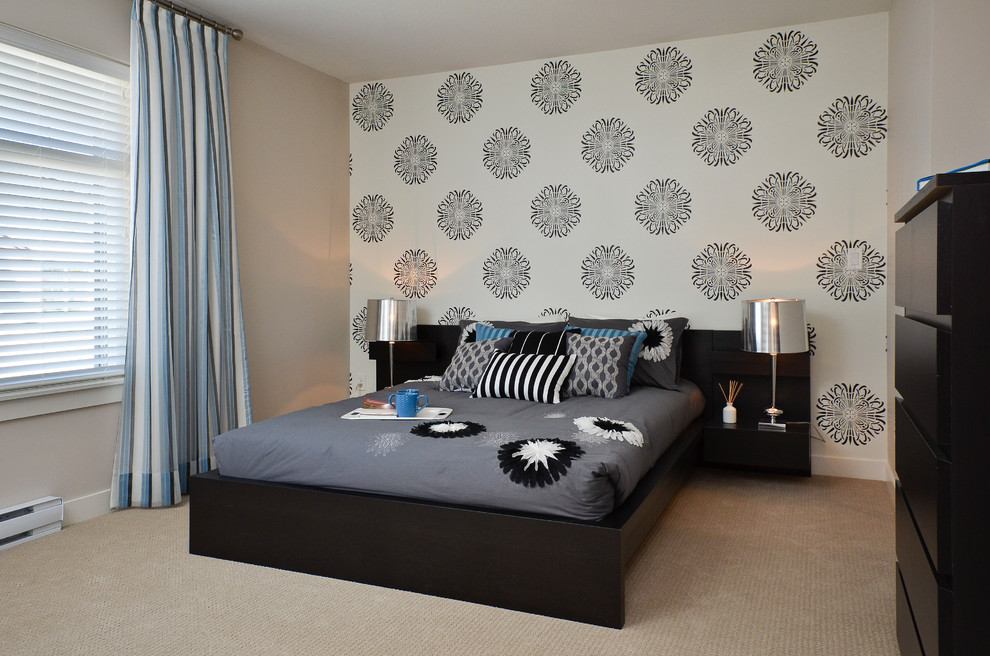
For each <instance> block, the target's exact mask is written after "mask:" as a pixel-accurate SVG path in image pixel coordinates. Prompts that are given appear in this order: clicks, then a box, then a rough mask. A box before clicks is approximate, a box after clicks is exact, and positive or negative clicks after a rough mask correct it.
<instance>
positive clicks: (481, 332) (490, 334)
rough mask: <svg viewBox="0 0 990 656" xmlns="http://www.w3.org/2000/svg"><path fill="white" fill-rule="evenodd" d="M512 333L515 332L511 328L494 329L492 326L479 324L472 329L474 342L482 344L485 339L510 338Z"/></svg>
mask: <svg viewBox="0 0 990 656" xmlns="http://www.w3.org/2000/svg"><path fill="white" fill-rule="evenodd" d="M514 332H516V331H515V330H513V329H512V328H495V327H494V326H489V325H488V324H485V323H480V322H479V323H478V324H477V325H476V326H475V329H474V334H475V340H476V341H479V342H483V341H485V340H486V339H502V338H503V337H511V336H512V333H514Z"/></svg>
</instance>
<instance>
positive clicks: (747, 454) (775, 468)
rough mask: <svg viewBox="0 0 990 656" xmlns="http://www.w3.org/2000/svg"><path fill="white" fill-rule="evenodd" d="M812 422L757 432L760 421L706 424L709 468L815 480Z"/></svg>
mask: <svg viewBox="0 0 990 656" xmlns="http://www.w3.org/2000/svg"><path fill="white" fill-rule="evenodd" d="M808 430H809V424H808V422H788V423H787V430H786V431H782V430H772V429H765V428H763V429H761V428H757V421H756V420H751V421H745V420H741V421H740V422H739V423H737V424H724V423H722V419H721V417H715V418H713V419H710V420H709V421H708V423H707V424H705V439H704V453H705V455H704V458H705V464H706V465H714V466H718V467H733V468H739V469H753V470H757V471H766V472H773V473H775V474H797V475H799V476H811V445H810V443H809V441H808V439H809V435H808Z"/></svg>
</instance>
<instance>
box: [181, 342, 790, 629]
mask: <svg viewBox="0 0 990 656" xmlns="http://www.w3.org/2000/svg"><path fill="white" fill-rule="evenodd" d="M456 340H457V327H456V326H420V327H419V341H418V342H417V343H414V344H410V345H406V348H405V349H402V348H397V349H396V364H395V369H396V380H407V379H409V378H415V377H418V376H422V375H427V374H436V373H440V372H442V371H443V368H444V367H445V365H446V363H447V362H449V361H450V357H451V356H452V355H453V351H454V348H456ZM683 340H684V341H683V347H682V376H683V377H685V378H687V379H689V380H691V381H693V382H694V383H696V384H697V385H698V386H699V387H700V388H701V390H702V392H703V393H704V394H705V397H706V403H707V405H706V408H707V409H706V412H705V414H704V415H703V416H702V417H701V418H699V419H698V420H696V421H695V422H694V423H692V424H691V425H690V426H689V427H688V428H687V429H686V430H685V431H684V432H683V433H682V434H681V435H680V436H679V437H678V439H677V440H676V441H675V442H674V444H673V445H672V446H671V447H670V448H669V449H668V451H667V452H666V453H664V454H663V456H661V458H660V460H659V461H658V462H657V464H656V465H655V466H654V467H653V469H652V470H650V472H649V473H648V474H647V475H646V477H645V478H644V479H643V480H642V481H641V482H640V484H639V485H638V486H637V487H636V489H635V490H634V491H633V493H632V495H631V496H630V498H629V499H627V500H626V501H625V503H623V505H622V506H621V507H619V508H618V509H617V510H616V511H615V512H613V513H612V514H610V515H609V516H607V517H605V518H604V519H602V520H599V521H579V520H569V519H564V518H559V517H551V516H546V515H533V514H526V513H519V512H507V511H496V510H491V509H484V508H476V507H468V506H458V505H454V504H441V503H432V502H428V501H419V500H415V499H406V498H398V497H390V496H384V495H376V494H363V493H358V492H349V491H343V490H334V489H328V488H316V487H307V486H300V485H287V484H281V483H269V482H264V481H256V480H247V479H238V478H231V477H225V476H220V475H219V474H218V473H217V472H216V471H212V472H208V473H205V474H199V475H196V476H193V477H191V478H190V482H189V494H190V509H189V510H190V511H189V552H190V553H192V554H199V555H204V556H212V557H216V558H223V559H227V560H235V561H240V562H245V563H252V564H256V565H265V566H268V567H276V568H280V569H286V570H292V571H296V572H304V573H309V574H319V575H321V576H329V577H333V578H338V579H345V580H350V581H358V582H361V583H369V584H372V585H380V586H385V587H389V588H397V589H401V590H409V591H412V592H420V593H423V594H428V595H434V596H439V597H449V598H452V599H460V600H463V601H471V602H475V603H481V604H488V605H492V606H499V607H502V608H508V609H512V610H519V611H525V612H528V613H537V614H540V615H549V616H552V617H559V618H563V619H568V620H575V621H578V622H586V623H590V624H597V625H601V626H607V627H613V628H622V625H623V622H624V620H625V584H624V573H625V568H626V565H627V564H628V563H629V560H630V559H631V558H632V556H633V554H634V553H635V552H636V549H637V548H638V547H639V545H640V544H641V543H642V542H643V540H644V538H645V537H646V535H647V533H649V531H650V530H651V528H652V527H653V525H654V524H655V523H656V521H657V519H658V518H659V517H660V515H661V514H662V513H663V511H664V509H665V508H666V507H667V505H668V504H669V503H670V501H671V499H673V497H674V495H675V494H676V493H677V491H678V490H679V489H680V488H681V487H682V486H683V484H684V482H685V481H686V480H687V479H688V477H689V476H690V475H691V473H692V471H693V470H694V468H695V466H696V465H697V463H698V462H699V460H700V457H701V437H702V429H703V427H704V424H705V422H706V421H707V418H708V417H710V416H713V413H715V412H721V406H722V399H721V396H720V394H719V393H718V391H717V390H718V383H719V382H722V383H723V385H725V383H726V381H727V380H728V378H729V377H730V376H731V377H734V378H739V377H740V376H750V377H753V379H754V381H755V385H754V386H756V387H760V386H765V387H767V394H769V383H768V382H767V383H766V384H765V385H764V384H763V383H761V382H760V380H759V379H762V378H766V375H767V374H768V373H769V358H761V357H759V356H756V355H755V354H748V353H742V352H741V351H739V345H740V336H739V332H738V331H710V330H688V331H686V332H685V333H684V337H683ZM378 346H379V345H373V349H372V356H373V357H375V356H376V355H380V354H381V352H382V351H381V349H380V348H376V347H378ZM396 346H397V347H399V346H400V345H396ZM802 358H803V360H802ZM807 362H808V360H807V354H801V355H800V356H781V357H780V360H779V362H778V378H781V377H787V376H788V375H790V374H793V375H796V376H797V377H798V378H801V377H803V378H804V379H805V382H806V379H807ZM382 367H383V361H382V359H379V360H378V368H379V380H387V379H388V364H387V362H385V363H384V372H382V371H381V369H382ZM382 373H384V376H383V375H382ZM782 389H784V390H786V389H787V386H786V385H784V386H783V388H782V387H781V385H780V384H778V397H780V396H781V390H782ZM785 393H786V392H785ZM748 396H750V397H752V398H753V399H754V403H758V400H759V398H760V396H759V394H758V393H757V394H752V395H748ZM767 398H769V397H768V396H767ZM804 398H805V399H807V396H805V397H804ZM534 556H538V557H539V559H540V575H539V577H534V576H533V575H532V572H530V571H527V570H526V568H520V567H516V566H515V565H516V564H518V563H525V562H527V561H529V560H530V559H532V558H533V557H534Z"/></svg>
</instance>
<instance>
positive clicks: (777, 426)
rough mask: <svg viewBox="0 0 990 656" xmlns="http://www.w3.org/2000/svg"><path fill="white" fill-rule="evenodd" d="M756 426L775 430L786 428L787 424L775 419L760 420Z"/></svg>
mask: <svg viewBox="0 0 990 656" xmlns="http://www.w3.org/2000/svg"><path fill="white" fill-rule="evenodd" d="M756 427H757V428H759V429H761V430H765V429H769V430H777V431H785V430H787V424H782V423H780V422H776V421H761V422H760V423H758V424H757V425H756Z"/></svg>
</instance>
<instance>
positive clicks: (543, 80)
mask: <svg viewBox="0 0 990 656" xmlns="http://www.w3.org/2000/svg"><path fill="white" fill-rule="evenodd" d="M531 87H532V92H531V93H530V96H529V97H530V100H532V101H533V104H534V105H536V106H537V107H539V108H540V109H541V110H542V111H543V113H544V114H547V115H548V116H552V115H554V114H563V113H564V112H566V111H567V110H568V109H570V108H571V105H573V104H574V103H576V102H577V100H578V98H580V97H581V73H579V72H578V71H577V69H575V68H574V67H573V66H571V65H570V63H569V62H567V61H566V60H563V59H561V60H559V61H552V62H547V63H546V64H544V65H543V68H541V69H540V72H539V73H537V74H536V75H534V76H533V81H532V83H531Z"/></svg>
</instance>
